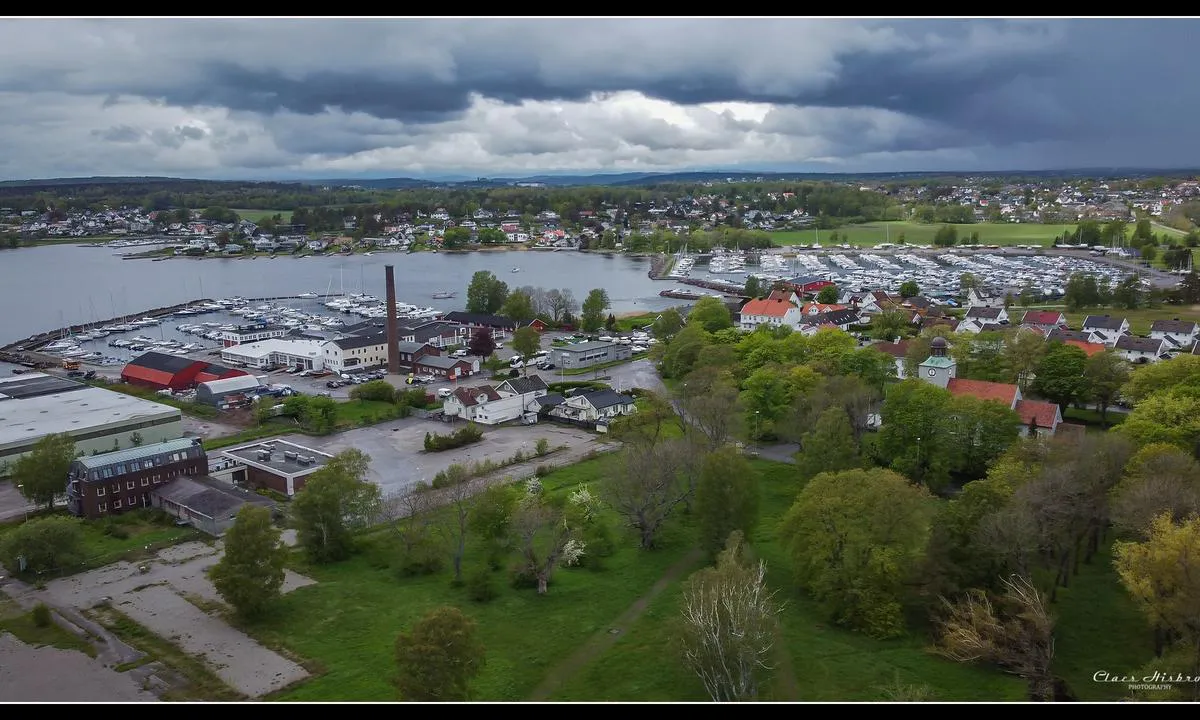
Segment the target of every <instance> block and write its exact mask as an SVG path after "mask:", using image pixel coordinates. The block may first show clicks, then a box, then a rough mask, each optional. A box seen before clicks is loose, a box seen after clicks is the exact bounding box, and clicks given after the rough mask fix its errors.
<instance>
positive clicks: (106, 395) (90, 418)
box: [0, 373, 183, 477]
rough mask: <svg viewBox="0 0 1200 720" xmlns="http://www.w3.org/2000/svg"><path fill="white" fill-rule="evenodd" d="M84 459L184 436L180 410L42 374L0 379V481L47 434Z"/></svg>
mask: <svg viewBox="0 0 1200 720" xmlns="http://www.w3.org/2000/svg"><path fill="white" fill-rule="evenodd" d="M54 433H67V434H69V435H70V436H71V437H72V438H73V439H74V440H75V451H76V452H77V453H83V454H84V455H91V454H93V453H101V452H109V451H112V450H117V449H127V448H131V447H134V446H136V445H139V444H142V443H145V444H151V443H159V442H166V441H167V440H175V439H177V438H180V437H182V436H183V417H182V414H181V413H180V411H179V408H174V407H171V406H170V405H163V404H161V403H156V402H152V401H150V400H143V399H142V398H138V397H134V396H132V395H125V394H124V393H118V392H113V391H112V390H105V389H103V388H97V387H92V386H90V385H85V384H83V383H79V382H75V381H73V380H67V379H65V378H60V377H55V376H53V375H46V374H45V373H26V374H24V375H19V376H16V377H12V378H0V477H4V476H6V475H8V473H9V472H10V469H11V465H12V464H13V463H15V462H16V461H17V460H19V459H20V458H21V457H23V456H25V455H26V454H28V453H29V452H30V451H31V450H33V447H34V445H36V444H37V442H38V441H39V440H41V439H42V438H44V437H45V436H47V435H50V434H54Z"/></svg>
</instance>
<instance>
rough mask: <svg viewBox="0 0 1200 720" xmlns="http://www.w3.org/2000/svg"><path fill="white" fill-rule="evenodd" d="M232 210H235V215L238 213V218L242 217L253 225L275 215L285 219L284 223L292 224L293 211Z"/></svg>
mask: <svg viewBox="0 0 1200 720" xmlns="http://www.w3.org/2000/svg"><path fill="white" fill-rule="evenodd" d="M230 209H231V210H233V211H234V212H235V213H237V214H238V217H240V218H241V219H243V220H249V221H250V222H252V223H259V222H262V221H263V219H265V218H269V217H274V216H275V215H281V216H282V217H283V221H284V222H285V223H290V222H291V221H292V211H291V210H248V209H246V208H230Z"/></svg>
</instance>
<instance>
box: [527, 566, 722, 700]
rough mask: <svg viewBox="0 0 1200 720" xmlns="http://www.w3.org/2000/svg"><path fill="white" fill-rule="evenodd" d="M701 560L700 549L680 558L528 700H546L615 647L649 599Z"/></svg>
mask: <svg viewBox="0 0 1200 720" xmlns="http://www.w3.org/2000/svg"><path fill="white" fill-rule="evenodd" d="M703 559H704V552H703V551H702V550H700V548H695V549H693V550H692V551H691V552H689V553H688V554H687V555H684V556H683V557H682V558H680V559H679V560H678V561H677V562H676V563H675V564H674V565H672V566H671V567H669V568H667V571H666V572H665V573H663V576H662V577H660V578H659V579H658V582H656V583H654V586H653V587H651V588H650V590H649V592H647V593H646V594H645V595H642V596H641V597H639V598H638V599H637V600H634V601H633V604H632V605H630V606H629V607H628V608H626V609H625V612H623V613H621V615H620V616H619V617H618V618H617V619H616V620H614V621H613V622H612V623H611V624H609V626H608V627H606V628H605V629H603V630H598V631H597V632H596V633H595V634H594V635H592V637H590V638H588V640H587V641H586V642H585V643H584V644H583V645H581V646H580V648H579V649H578V650H576V651H575V653H574V654H572V655H571V656H570V657H568V658H567V659H566V660H564V661H562V662H561V663H559V664H558V665H556V666H554V667H552V668H550V671H549V672H547V673H546V677H545V679H543V680H542V682H541V683H539V684H538V686H537V687H536V688H534V689H533V692H532V693H530V695H529V699H530V700H535V701H536V700H547V699H549V697H550V695H551V694H552V693H553V692H554V691H555V690H557V689H558V688H559V687H561V686H562V684H563V683H564V682H566V681H567V680H569V679H570V678H571V677H572V676H573V675H574V674H575V673H577V672H579V671H580V670H581V669H583V668H584V667H586V666H587V664H588V663H590V662H592V661H593V660H595V659H596V658H598V657H600V655H601V654H603V653H604V651H605V650H608V649H609V648H610V647H612V646H613V645H615V644H616V642H617V641H618V640H620V639H621V637H622V636H623V635H624V634H625V632H626V631H627V630H628V629H629V628H630V626H632V625H633V624H634V623H635V622H637V619H638V618H640V617H641V616H642V613H644V612H646V608H647V607H649V605H650V601H651V600H653V599H654V598H656V597H658V595H659V594H660V593H661V592H662V591H663V590H666V589H667V588H668V587H669V586H670V585H671V583H673V582H675V581H677V580H679V579H680V578H681V577H683V575H684V573H686V572H688V571H690V570H691V569H692V568H693V567H695V566H696V565H697V564H698V563H699V562H700V561H701V560H703Z"/></svg>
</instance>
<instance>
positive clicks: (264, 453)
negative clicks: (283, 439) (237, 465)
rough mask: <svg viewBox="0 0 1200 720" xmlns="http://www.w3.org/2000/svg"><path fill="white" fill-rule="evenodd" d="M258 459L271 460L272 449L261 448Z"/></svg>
mask: <svg viewBox="0 0 1200 720" xmlns="http://www.w3.org/2000/svg"><path fill="white" fill-rule="evenodd" d="M258 459H259V460H270V459H271V451H270V450H259V451H258Z"/></svg>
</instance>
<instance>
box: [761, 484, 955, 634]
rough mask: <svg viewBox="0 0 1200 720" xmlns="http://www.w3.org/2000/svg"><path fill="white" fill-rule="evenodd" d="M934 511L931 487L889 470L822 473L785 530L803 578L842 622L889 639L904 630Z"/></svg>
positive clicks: (797, 505) (802, 497)
mask: <svg viewBox="0 0 1200 720" xmlns="http://www.w3.org/2000/svg"><path fill="white" fill-rule="evenodd" d="M932 512H933V504H932V502H931V496H930V495H929V492H928V491H927V490H925V489H924V488H922V487H920V486H918V485H913V484H911V483H909V482H908V481H907V480H906V479H905V478H904V477H902V476H901V475H898V474H896V473H894V472H892V471H890V470H883V469H875V470H848V471H845V472H840V473H821V474H819V475H817V476H816V477H814V478H813V479H812V480H810V481H809V482H808V484H807V485H806V486H805V487H804V489H803V490H801V491H800V494H799V495H798V496H797V498H796V501H795V503H793V504H792V506H791V508H789V509H788V511H787V513H786V514H785V515H784V517H783V521H782V523H781V524H780V531H779V532H780V538H781V539H782V541H783V544H784V546H785V548H786V549H787V551H788V554H789V557H790V559H791V564H792V570H793V573H794V577H795V578H796V580H797V582H798V583H799V584H800V586H801V587H803V588H804V589H805V590H807V591H808V592H809V593H810V594H812V595H813V597H814V598H816V599H817V600H818V601H820V602H822V603H823V604H824V605H825V606H826V608H827V609H828V611H829V613H830V614H831V616H832V617H833V618H834V620H835V621H836V622H837V623H838V624H841V625H847V626H849V627H852V628H856V629H860V630H863V631H865V632H866V633H868V634H870V635H872V636H876V637H891V636H894V635H898V634H900V633H901V632H903V627H904V621H903V613H902V608H903V604H904V601H905V599H906V598H905V596H906V593H907V589H908V587H909V584H910V582H911V581H912V579H913V577H914V574H915V571H916V569H917V567H918V563H919V561H920V559H921V558H922V557H923V556H924V554H925V549H926V545H927V543H928V540H929V521H930V517H931V515H932Z"/></svg>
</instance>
